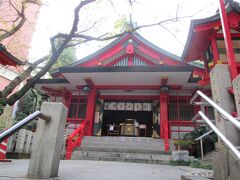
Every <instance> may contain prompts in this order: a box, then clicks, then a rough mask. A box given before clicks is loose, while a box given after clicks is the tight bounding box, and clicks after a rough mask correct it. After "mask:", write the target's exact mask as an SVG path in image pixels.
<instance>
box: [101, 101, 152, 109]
mask: <svg viewBox="0 0 240 180" xmlns="http://www.w3.org/2000/svg"><path fill="white" fill-rule="evenodd" d="M104 110H108V111H110V110H112V111H114V110H117V111H152V103H133V102H105V103H104Z"/></svg>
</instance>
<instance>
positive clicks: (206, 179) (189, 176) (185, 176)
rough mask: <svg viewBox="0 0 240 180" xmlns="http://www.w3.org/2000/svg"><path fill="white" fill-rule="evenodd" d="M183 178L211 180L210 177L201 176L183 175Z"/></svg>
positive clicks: (184, 179)
mask: <svg viewBox="0 0 240 180" xmlns="http://www.w3.org/2000/svg"><path fill="white" fill-rule="evenodd" d="M181 180H209V179H208V178H205V177H201V176H194V175H182V176H181Z"/></svg>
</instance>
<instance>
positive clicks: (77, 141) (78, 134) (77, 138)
mask: <svg viewBox="0 0 240 180" xmlns="http://www.w3.org/2000/svg"><path fill="white" fill-rule="evenodd" d="M85 125H86V120H84V121H83V122H82V124H81V125H80V126H79V127H78V128H77V129H76V130H75V131H74V132H73V133H72V134H71V135H70V136H69V137H68V139H67V148H66V149H67V150H66V159H71V156H72V152H73V150H74V148H75V147H77V146H80V145H81V143H82V139H83V137H84V135H85Z"/></svg>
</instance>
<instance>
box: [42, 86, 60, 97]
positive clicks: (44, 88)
mask: <svg viewBox="0 0 240 180" xmlns="http://www.w3.org/2000/svg"><path fill="white" fill-rule="evenodd" d="M42 90H44V91H47V92H48V93H56V94H61V95H63V91H60V90H57V89H53V88H49V87H45V86H43V87H42Z"/></svg>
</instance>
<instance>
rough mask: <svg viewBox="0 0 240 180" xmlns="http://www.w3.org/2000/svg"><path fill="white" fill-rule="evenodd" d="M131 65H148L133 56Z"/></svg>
mask: <svg viewBox="0 0 240 180" xmlns="http://www.w3.org/2000/svg"><path fill="white" fill-rule="evenodd" d="M133 66H148V64H147V63H145V62H144V61H142V60H140V59H138V58H137V57H135V56H134V59H133Z"/></svg>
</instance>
